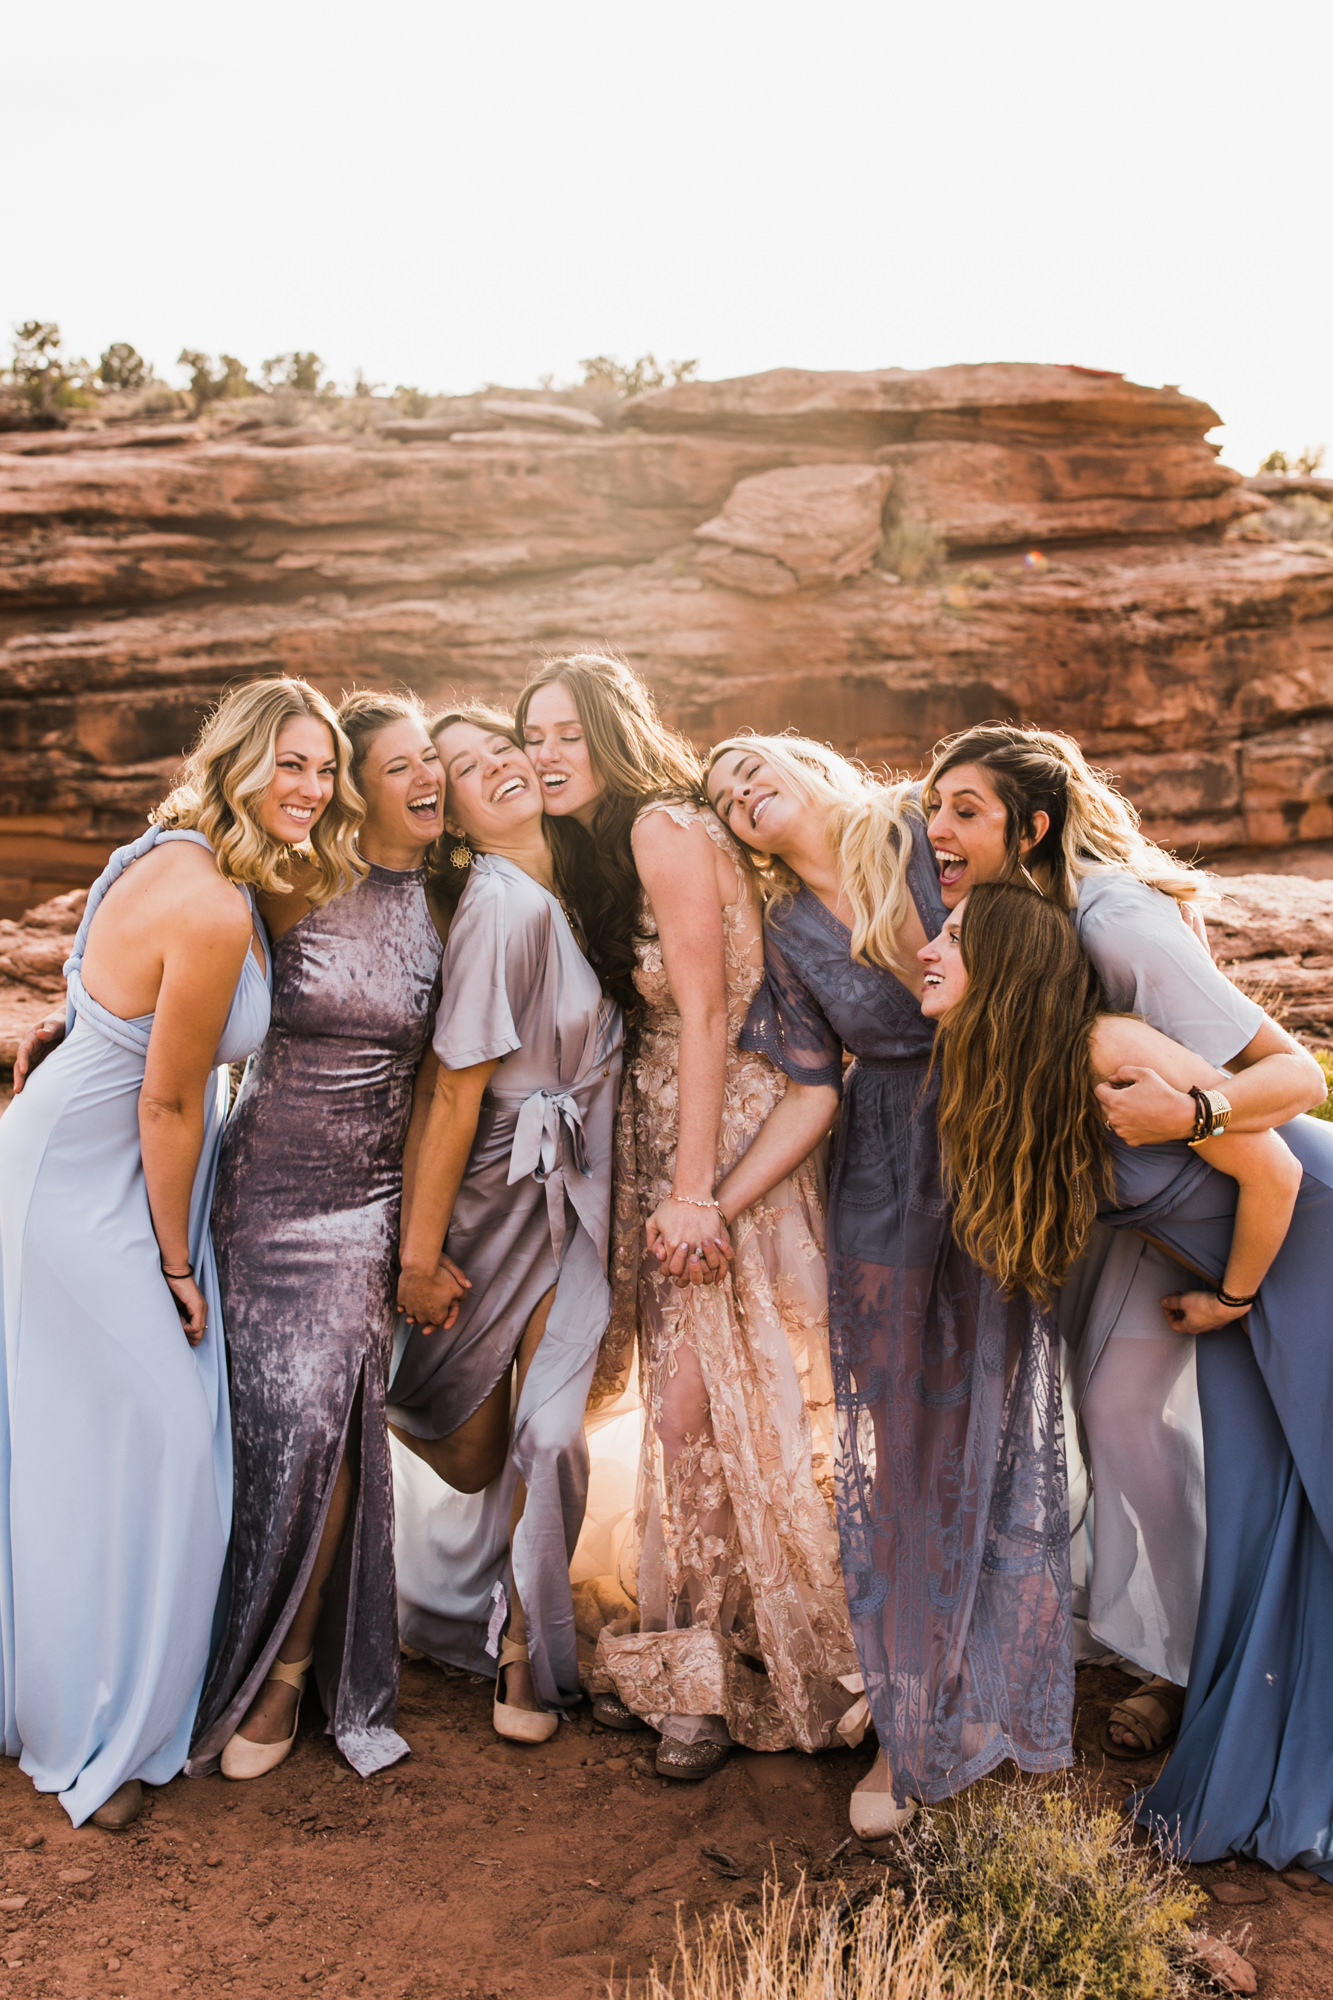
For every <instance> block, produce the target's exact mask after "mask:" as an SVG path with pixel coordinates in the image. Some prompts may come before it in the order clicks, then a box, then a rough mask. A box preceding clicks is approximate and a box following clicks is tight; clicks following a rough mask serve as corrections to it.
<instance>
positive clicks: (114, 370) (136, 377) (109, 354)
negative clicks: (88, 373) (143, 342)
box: [97, 340, 152, 389]
mask: <svg viewBox="0 0 1333 2000" xmlns="http://www.w3.org/2000/svg"><path fill="white" fill-rule="evenodd" d="M97 372H98V374H99V376H100V377H101V380H102V386H103V388H104V389H142V388H144V387H145V386H146V385H147V382H148V378H149V375H150V374H151V372H152V371H151V370H150V368H149V366H148V363H147V362H146V361H145V360H144V358H143V356H142V354H140V353H139V350H138V349H137V348H135V347H131V346H130V343H129V342H128V340H116V341H113V342H112V344H111V346H110V347H108V348H107V350H106V352H105V353H104V354H103V356H102V365H101V367H100V368H99V369H98V371H97Z"/></svg>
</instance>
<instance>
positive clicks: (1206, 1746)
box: [1105, 1118, 1333, 1881]
mask: <svg viewBox="0 0 1333 2000" xmlns="http://www.w3.org/2000/svg"><path fill="white" fill-rule="evenodd" d="M1281 1131H1282V1137H1283V1138H1284V1139H1285V1140H1286V1142H1287V1144H1288V1145H1289V1146H1290V1147H1291V1149H1292V1151H1293V1152H1294V1153H1295V1155H1296V1157H1297V1158H1298V1159H1299V1161H1300V1163H1301V1165H1302V1167H1303V1168H1304V1170H1305V1172H1304V1178H1303V1180H1302V1183H1301V1189H1300V1194H1299V1195H1298V1197H1297V1201H1296V1212H1295V1214H1294V1216H1293V1217H1292V1222H1291V1227H1290V1229H1289V1230H1288V1232H1287V1238H1286V1241H1285V1242H1284V1244H1283V1245H1282V1248H1281V1250H1279V1252H1278V1254H1277V1257H1276V1258H1275V1260H1274V1262H1273V1266H1272V1269H1271V1270H1270V1271H1269V1273H1268V1276H1267V1277H1266V1278H1265V1280H1264V1282H1263V1284H1262V1285H1261V1286H1260V1288H1259V1294H1258V1298H1257V1299H1256V1301H1255V1304H1254V1306H1253V1307H1252V1308H1251V1310H1250V1312H1249V1313H1248V1314H1247V1316H1246V1317H1245V1318H1244V1319H1243V1320H1240V1321H1236V1322H1233V1324H1232V1325H1230V1326H1228V1327H1224V1328H1223V1329H1221V1330H1220V1331H1219V1332H1216V1333H1205V1334H1201V1335H1200V1336H1199V1338H1198V1340H1197V1342H1196V1346H1197V1356H1196V1360H1197V1367H1198V1382H1199V1404H1200V1408H1201V1410H1202V1414H1203V1440H1204V1457H1205V1468H1206V1470H1205V1484H1206V1490H1207V1517H1208V1533H1207V1547H1206V1551H1205V1556H1204V1570H1203V1595H1202V1600H1201V1603H1200V1606H1199V1618H1198V1625H1197V1628H1196V1631H1195V1635H1194V1650H1193V1654H1192V1657H1191V1660H1190V1667H1189V1691H1188V1694H1187V1696H1186V1700H1185V1713H1184V1717H1183V1720H1182V1722H1181V1728H1180V1735H1179V1737H1178V1739H1177V1741H1176V1745H1175V1748H1174V1749H1173V1750H1172V1752H1171V1755H1170V1757H1169V1758H1168V1759H1167V1763H1166V1768H1165V1770H1164V1771H1163V1773H1162V1775H1161V1777H1160V1778H1159V1779H1158V1780H1157V1782H1156V1784H1155V1785H1153V1786H1152V1787H1151V1788H1150V1789H1149V1790H1148V1791H1147V1792H1146V1793H1145V1794H1144V1795H1143V1796H1142V1798H1141V1799H1140V1801H1139V1819H1140V1821H1141V1822H1142V1823H1143V1824H1144V1825H1147V1826H1151V1827H1152V1829H1153V1831H1154V1832H1156V1833H1157V1834H1158V1835H1159V1837H1164V1838H1165V1839H1166V1840H1168V1841H1169V1842H1170V1843H1171V1844H1173V1845H1176V1846H1178V1847H1179V1848H1180V1850H1181V1851H1182V1852H1184V1853H1187V1854H1188V1855H1189V1858H1190V1859H1191V1860H1192V1861H1216V1860H1218V1859H1220V1858H1221V1857H1222V1856H1223V1855H1226V1854H1237V1855H1247V1856H1250V1857H1252V1858H1254V1859H1256V1860H1259V1861H1265V1862H1267V1863H1268V1864H1269V1865H1270V1866H1271V1867H1273V1868H1286V1867H1289V1866H1290V1865H1292V1864H1293V1863H1295V1864H1297V1865H1299V1866H1301V1867H1303V1868H1309V1869H1312V1870H1313V1871H1314V1872H1315V1873H1316V1874H1319V1875H1322V1876H1323V1877H1324V1878H1325V1880H1327V1881H1333V1453H1331V1452H1330V1449H1329V1440H1330V1438H1333V1302H1331V1301H1330V1292H1329V1277H1328V1259H1329V1245H1330V1243H1331V1242H1333V1126H1329V1125H1327V1124H1324V1123H1322V1122H1321V1121H1320V1120H1318V1119H1315V1118H1296V1119H1293V1120H1292V1121H1291V1123H1290V1124H1287V1125H1284V1126H1283V1127H1282V1128H1281ZM1112 1153H1113V1157H1114V1160H1115V1170H1116V1201H1117V1204H1118V1207H1117V1209H1116V1210H1115V1211H1114V1212H1111V1213H1108V1214H1107V1215H1106V1218H1105V1219H1106V1220H1107V1221H1108V1222H1109V1223H1110V1224H1111V1225H1112V1227H1114V1228H1115V1229H1116V1230H1117V1231H1142V1232H1143V1233H1144V1234H1145V1235H1146V1236H1147V1237H1148V1238H1149V1239H1150V1240H1152V1241H1154V1242H1157V1243H1160V1244H1161V1245H1162V1246H1163V1247H1164V1249H1165V1250H1166V1251H1168V1252H1169V1253H1170V1255H1171V1256H1173V1257H1175V1258H1177V1259H1178V1260H1179V1261H1180V1262H1182V1263H1183V1264H1185V1265H1186V1266H1187V1267H1189V1268H1190V1269H1192V1270H1194V1271H1198V1272H1200V1273H1202V1275H1203V1277H1204V1279H1205V1280H1206V1281H1207V1283H1208V1284H1210V1285H1216V1284H1218V1283H1220V1281H1221V1278H1222V1274H1223V1272H1224V1270H1225V1268H1226V1261H1227V1254H1228V1251H1229V1249H1230V1245H1231V1234H1232V1228H1233V1225H1234V1222H1235V1211H1236V1184H1235V1182H1234V1181H1232V1180H1229V1179H1228V1178H1227V1177H1226V1175H1224V1174H1220V1173H1217V1172H1216V1171H1215V1170H1214V1169H1213V1168H1211V1167H1208V1166H1206V1165H1205V1164H1204V1162H1203V1161H1202V1160H1200V1159H1199V1158H1198V1156H1197V1155H1196V1154H1194V1153H1192V1152H1191V1151H1190V1149H1189V1147H1188V1146H1186V1145H1184V1144H1177V1145H1170V1146H1142V1147H1138V1148H1131V1147H1128V1146H1122V1145H1121V1144H1120V1143H1119V1142H1118V1141H1117V1140H1115V1139H1114V1138H1113V1139H1112Z"/></svg>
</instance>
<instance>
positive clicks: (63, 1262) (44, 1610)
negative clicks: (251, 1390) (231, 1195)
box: [0, 827, 269, 1826]
mask: <svg viewBox="0 0 1333 2000" xmlns="http://www.w3.org/2000/svg"><path fill="white" fill-rule="evenodd" d="M180 840H188V841H193V842H195V843H197V844H198V845H199V846H201V847H207V846H208V842H207V841H206V840H205V839H204V837H203V835H202V834H200V833H192V832H187V831H185V830H184V829H180V830H172V831H166V832H164V831H162V830H160V829H159V828H157V827H152V828H150V829H149V831H148V832H147V833H145V834H144V835H143V836H142V838H141V839H139V840H136V841H134V842H133V843H132V844H131V845H130V846H128V847H121V848H118V849H117V851H116V852H115V853H114V854H113V855H112V857H111V860H110V861H109V862H108V864H107V867H106V869H105V870H104V872H103V873H102V875H101V876H100V877H99V878H98V880H97V881H96V882H95V883H94V885H93V888H92V891H91V893H90V894H89V897H88V908H87V911H86V913H85V915H84V919H83V922H82V924H80V926H79V934H78V936H77V937H76V938H75V940H74V949H73V952H72V953H71V955H70V959H69V962H68V964H67V965H66V967H65V971H66V974H67V975H68V978H69V1016H68V1019H69V1033H68V1035H67V1037H66V1039H65V1041H64V1042H62V1043H61V1045H60V1047H59V1048H58V1049H56V1050H54V1051H53V1053H52V1054H51V1055H49V1056H48V1057H47V1059H46V1061H45V1062H44V1063H43V1064H42V1066H41V1068H40V1069H38V1070H37V1071H36V1072H35V1073H34V1075H33V1076H32V1077H31V1078H30V1080H29V1082H28V1085H27V1088H26V1089H25V1090H24V1092H23V1095H22V1096H21V1097H19V1098H17V1099H16V1100H15V1102H14V1103H13V1104H12V1105H11V1106H10V1108H9V1110H8V1111H7V1112H6V1113H5V1116H4V1118H3V1120H0V1300H2V1304H0V1337H2V1339H3V1348H4V1363H5V1374H4V1378H3V1382H0V1695H2V1697H3V1711H4V1752H5V1755H6V1756H8V1757H19V1758H21V1760H22V1766H23V1769H24V1770H25V1771H26V1772H27V1773H28V1775H29V1777H31V1779H32V1781H33V1783H34V1784H35V1785H36V1787H37V1789H38V1791H39V1792H58V1793H59V1794H60V1802H61V1804H62V1805H63V1806H64V1808H65V1810H66V1812H67V1813H68V1814H69V1816H70V1818H71V1819H72V1820H73V1822H74V1824H75V1825H76V1826H80V1825H82V1823H83V1821H84V1820H85V1819H87V1818H88V1816H89V1814H91V1813H94V1812H96V1811H97V1808H98V1807H99V1806H101V1805H104V1804H105V1803H106V1801H107V1799H109V1798H110V1796H111V1794H112V1792H114V1791H115V1790H116V1788H117V1786H118V1785H121V1784H123V1783H124V1782H125V1780H126V1779H127V1778H141V1779H143V1780H144V1781H145V1783H147V1784H150V1785H164V1784H166V1782H167V1780H168V1779H169V1778H174V1777H175V1775H176V1773H177V1772H178V1771H179V1770H180V1769H181V1766H182V1765H183V1764H184V1762H185V1753H186V1751H187V1749H188V1748H189V1742H190V1731H191V1729H192V1728H193V1726H194V1716H195V1709H196V1706H197V1705H198V1701H199V1690H200V1688H201V1687H202V1685H203V1679H204V1668H205V1666H206V1665H207V1662H208V1648H209V1638H210V1634H211V1632H212V1627H213V1612H214V1606H215V1604H216V1602H217V1594H218V1584H219V1581H220V1579H221V1576H222V1566H223V1562H224V1560H225V1558H226V1553H227V1529H228V1525H229V1523H230V1520H231V1488H232V1464H231V1431H230V1425H229V1423H228V1414H227V1373H226V1364H225V1360H224V1357H223V1347H222V1312H221V1307H220V1301H219V1296H218V1280H217V1271H216V1268H215V1266H214V1261H213V1248H212V1243H211V1240H210V1237H209V1228H208V1208H209V1202H210V1200H211V1198H212V1192H213V1174H214V1170H215V1168H216V1165H217V1156H218V1140H219V1137H220V1135H221V1131H222V1118H223V1114H224V1112H225V1110H226V1104H227V1072H226V1069H225V1067H222V1065H225V1064H227V1063H229V1062H240V1061H241V1060H243V1058H244V1057H246V1056H248V1055H249V1054H250V1052H251V1050H252V1049H254V1048H255V1047H256V1046H257V1044H258V1043H259V1042H260V1041H262V1039H263V1036H264V1032H265V1029H266V1028H267V1027H268V1018H269V995H268V977H267V973H266V972H265V971H264V970H263V969H261V967H260V964H259V962H258V960H257V959H256V957H255V955H254V952H253V951H251V952H249V953H248V954H247V956H246V960H245V965H244V967H243V968H242V971H241V975H240V979H239V980H238V982H237V986H236V991H235V993H234V994H233V995H232V1001H231V1007H230V1010H229V1012H228V1014H227V1020H226V1025H225V1027H224V1028H223V1031H222V1039H221V1041H220V1043H219V1044H218V1049H217V1055H216V1061H217V1063H218V1065H219V1067H218V1068H217V1069H216V1070H215V1071H214V1073H213V1075H212V1076H211V1078H210V1079H209V1083H208V1086H207V1090H206V1093H205V1100H204V1111H205V1127H204V1143H203V1147H202V1150H201V1152H200V1155H199V1165H198V1167H197V1168H196V1170H195V1177H194V1188H193V1190H192V1193H191V1197H190V1261H191V1263H192V1264H193V1265H194V1268H195V1273H196V1276H197V1278H198V1281H199V1289H200V1290H201V1291H202V1292H203V1294H204V1297H205V1298H206V1299H207V1301H208V1330H207V1332H206V1333H205V1335H204V1338H203V1339H202V1341H200V1343H199V1345H198V1347H191V1346H190V1345H189V1344H188V1342H187V1341H186V1339H185V1336H184V1334H183V1333H182V1332H181V1323H180V1319H179V1317H178V1316H177V1313H176V1309H175V1306H174V1305H173V1304H172V1300H171V1294H170V1292H169V1291H168V1290H167V1287H166V1285H165V1284H164V1283H163V1281H162V1273H161V1269H160V1268H159V1253H158V1246H157V1238H156V1237H155V1236H154V1234H153V1223H152V1217H151V1216H150V1214H149V1209H148V1193H147V1189H146V1187H145V1185H144V1175H143V1156H142V1153H141V1151H140V1146H139V1092H140V1089H141V1087H142V1084H143V1077H144V1063H145V1059H146V1056H147V1052H148V1044H149V1037H150V1035H151V1033H152V1027H153V1016H152V1015H151V1014H143V1015H140V1016H139V1017H138V1018H137V1019H135V1020H128V1021H126V1020H122V1019H121V1018H120V1016H119V1015H116V1014H112V1013H109V1012H108V1010H107V1009H106V1008H105V1007H101V1006H99V1005H98V1003H97V1001H96V1000H94V999H93V998H92V996H91V995H90V994H88V993H87V992H85V990H84V986H83V982H82V980H81V978H80V976H79V967H80V963H81V961H82V958H83V951H84V946H85V944H86V943H87V939H88V930H89V927H90V925H91V923H92V921H93V918H94V916H95V915H96V914H97V910H98V906H99V905H100V903H101V900H102V897H103V896H104V895H105V894H106V892H107V890H108V889H109V888H110V887H111V886H112V884H113V883H115V882H116V881H117V880H118V879H119V877H120V876H121V875H122V874H123V873H124V872H125V870H126V869H127V868H129V867H132V866H133V864H134V863H135V862H136V861H138V860H139V859H140V857H141V856H142V855H145V854H147V853H149V852H150V851H151V850H152V849H153V848H154V847H155V846H157V844H158V843H159V842H163V841H180ZM241 893H242V894H244V895H245V896H246V897H247V899H248V900H250V901H251V906H252V908H253V899H251V898H250V895H249V891H248V890H243V891H242V892H241Z"/></svg>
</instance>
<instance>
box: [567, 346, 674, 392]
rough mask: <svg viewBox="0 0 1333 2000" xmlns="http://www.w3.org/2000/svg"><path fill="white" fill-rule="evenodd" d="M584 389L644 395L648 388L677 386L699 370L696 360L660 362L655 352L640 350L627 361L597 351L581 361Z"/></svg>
mask: <svg viewBox="0 0 1333 2000" xmlns="http://www.w3.org/2000/svg"><path fill="white" fill-rule="evenodd" d="M579 367H580V368H581V369H582V370H583V387H584V388H585V389H610V390H612V391H613V392H614V393H615V394H616V395H617V396H641V395H643V393H644V392H645V390H648V389H666V388H672V389H674V388H675V386H676V384H677V383H678V382H690V381H692V380H693V379H694V377H695V375H697V374H698V372H699V363H698V362H697V361H668V362H667V364H666V366H665V367H664V368H663V367H660V366H659V365H658V361H657V357H656V355H655V354H641V355H640V356H639V358H638V360H637V361H631V362H629V363H628V364H626V363H625V362H623V361H614V360H613V359H612V358H611V356H610V355H609V354H594V355H593V356H592V358H591V359H590V360H588V361H580V363H579Z"/></svg>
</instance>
